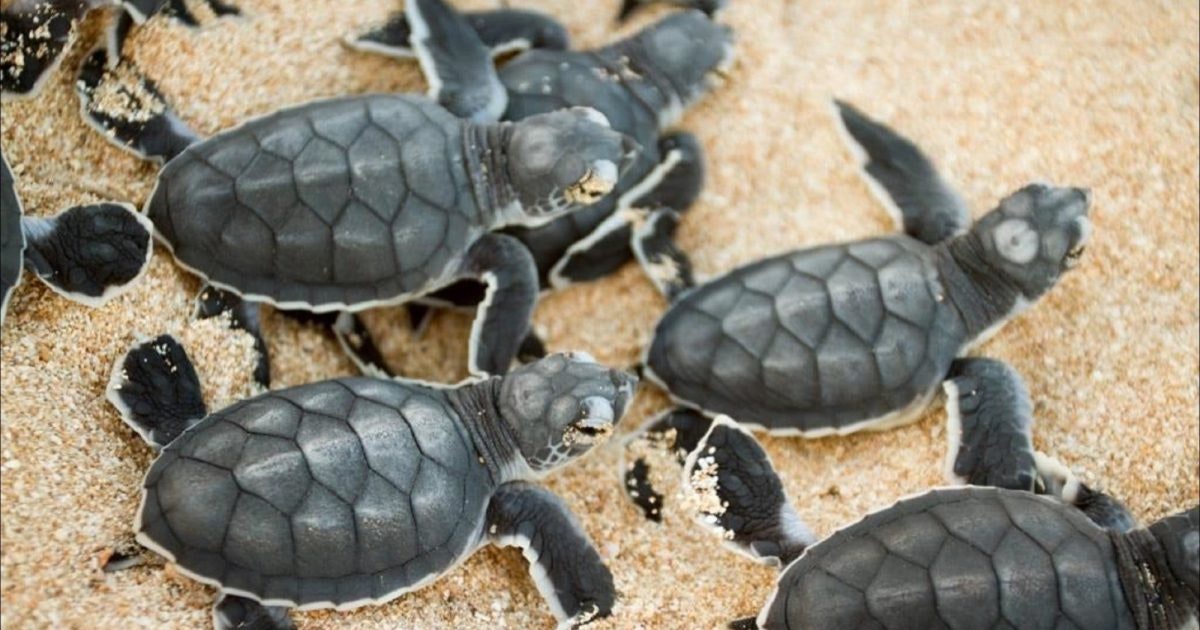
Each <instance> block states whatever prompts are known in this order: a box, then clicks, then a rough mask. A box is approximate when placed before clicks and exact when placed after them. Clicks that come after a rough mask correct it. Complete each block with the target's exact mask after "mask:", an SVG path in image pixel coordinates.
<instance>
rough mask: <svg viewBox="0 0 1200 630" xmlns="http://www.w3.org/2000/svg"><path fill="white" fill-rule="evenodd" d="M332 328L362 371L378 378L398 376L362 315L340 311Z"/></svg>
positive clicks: (347, 353)
mask: <svg viewBox="0 0 1200 630" xmlns="http://www.w3.org/2000/svg"><path fill="white" fill-rule="evenodd" d="M331 329H332V330H333V335H334V336H335V337H337V340H338V344H339V345H340V346H341V347H342V351H343V352H345V353H346V356H348V357H350V360H351V361H353V362H354V365H356V366H358V370H359V371H360V372H362V373H363V374H366V375H367V376H374V377H376V378H392V377H394V376H396V374H395V373H394V372H392V369H391V368H389V367H388V364H387V359H385V358H384V356H383V351H381V350H380V349H379V346H377V345H376V344H375V339H374V337H373V336H372V335H371V331H370V329H368V328H367V325H366V324H365V323H363V321H362V318H361V317H359V316H358V315H356V314H355V313H350V312H342V313H339V314H338V316H337V317H336V318H335V319H334V322H333V326H332V327H331Z"/></svg>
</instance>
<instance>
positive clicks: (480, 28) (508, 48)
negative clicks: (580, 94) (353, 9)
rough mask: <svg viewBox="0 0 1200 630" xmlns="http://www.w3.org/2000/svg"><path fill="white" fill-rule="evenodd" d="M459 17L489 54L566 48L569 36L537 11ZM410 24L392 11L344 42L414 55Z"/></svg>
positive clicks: (391, 54) (374, 50)
mask: <svg viewBox="0 0 1200 630" xmlns="http://www.w3.org/2000/svg"><path fill="white" fill-rule="evenodd" d="M462 17H463V19H464V20H466V22H467V24H470V25H471V28H473V29H475V34H476V35H478V36H479V40H480V41H482V42H483V45H484V46H487V47H488V49H489V52H490V53H491V56H492V57H497V56H500V55H504V54H507V53H512V52H518V51H522V50H527V49H530V48H539V49H543V50H566V49H567V47H568V46H569V45H570V38H569V36H568V35H567V30H566V28H564V27H563V25H562V24H559V23H558V22H557V21H556V20H555V19H554V18H552V17H550V16H548V15H546V14H544V13H539V12H537V11H522V10H520V9H496V10H494V11H475V12H470V13H463V14H462ZM411 35H412V27H410V26H409V24H408V17H407V16H405V15H404V13H402V12H401V13H393V14H391V15H390V16H388V19H387V21H386V22H384V23H382V24H378V25H374V26H369V27H367V28H366V29H365V30H362V31H359V32H358V33H357V34H355V35H351V36H349V37H347V38H346V40H345V42H346V45H347V46H349V47H350V48H353V49H355V50H360V51H363V52H371V53H377V54H380V55H386V56H388V57H397V58H401V59H404V58H409V57H415V56H416V53H414V52H413V49H412V47H411V46H410V45H409V43H408V40H409V37H410V36H411Z"/></svg>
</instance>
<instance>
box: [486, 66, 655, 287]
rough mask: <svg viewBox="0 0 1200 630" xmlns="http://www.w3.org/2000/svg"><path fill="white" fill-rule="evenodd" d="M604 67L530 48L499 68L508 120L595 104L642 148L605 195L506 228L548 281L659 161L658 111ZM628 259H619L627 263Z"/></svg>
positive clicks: (604, 272) (602, 270)
mask: <svg viewBox="0 0 1200 630" xmlns="http://www.w3.org/2000/svg"><path fill="white" fill-rule="evenodd" d="M604 68H605V65H604V64H603V63H602V61H601V60H600V58H598V57H597V56H596V55H593V54H589V53H581V52H574V51H549V50H530V51H528V52H525V53H522V54H521V55H520V56H518V57H517V58H515V59H513V60H512V61H510V62H509V63H507V64H505V65H504V67H503V68H501V69H500V71H499V73H500V81H501V82H502V83H503V84H504V86H505V88H506V89H507V90H508V109H507V111H505V113H504V118H505V119H506V120H512V121H517V120H522V119H524V118H528V117H530V116H536V115H538V114H545V113H549V112H553V111H557V110H560V109H565V108H569V107H591V108H593V109H595V110H597V111H599V112H600V113H602V114H604V116H605V117H606V118H608V123H609V125H610V126H611V127H612V128H613V130H614V131H618V132H620V133H623V134H625V135H628V136H629V137H631V138H633V139H634V140H636V141H637V142H638V143H639V144H640V145H641V147H642V149H641V151H639V152H638V155H637V158H636V159H635V160H634V162H633V164H631V165H630V166H629V168H628V170H626V171H625V172H624V173H623V174H622V175H621V178H620V180H619V181H618V182H617V187H616V188H614V189H613V191H612V192H610V193H609V194H608V196H606V197H605V198H604V199H601V200H600V201H598V202H596V203H595V204H592V205H590V206H588V207H586V208H583V209H581V210H577V211H575V212H571V213H569V214H567V215H565V216H562V217H559V218H557V219H554V220H553V221H550V222H548V223H546V224H544V225H541V226H538V227H533V228H528V227H514V228H510V229H508V230H506V232H508V233H510V234H512V235H513V236H515V237H517V238H518V239H520V240H521V242H522V243H524V244H525V246H526V247H528V248H529V251H530V252H532V253H533V258H534V260H535V261H536V262H537V266H538V272H539V275H540V277H541V278H543V279H545V277H546V274H547V272H548V271H549V270H550V268H551V267H553V266H554V264H555V263H556V262H558V261H559V259H561V258H562V256H563V254H565V253H566V251H567V249H568V248H569V247H570V246H571V245H573V244H574V243H576V242H577V241H579V240H581V239H582V238H584V237H585V236H587V235H588V234H591V233H592V231H593V230H595V229H596V228H597V227H599V225H600V224H601V223H603V222H604V219H606V218H608V216H609V215H610V214H612V212H613V210H614V209H615V208H616V206H617V200H618V199H620V197H621V195H622V194H624V193H626V192H628V191H629V189H631V188H633V187H634V186H635V185H637V184H638V183H639V182H641V181H642V179H643V178H644V177H645V176H646V175H647V174H649V173H650V172H651V171H652V170H653V169H654V167H655V166H657V165H658V162H659V159H660V156H659V154H658V136H659V128H658V118H657V115H656V114H655V112H654V110H652V109H650V107H649V106H648V105H646V104H645V103H643V102H642V101H640V100H638V99H636V98H633V96H632V95H631V94H630V92H629V90H628V88H626V87H625V85H624V84H623V83H621V81H619V80H617V79H616V75H615V74H610V73H607V72H606V71H605V70H604ZM625 240H627V239H625ZM625 240H622V243H624V242H625ZM626 258H627V257H620V258H618V259H616V260H620V261H621V262H623V261H624V260H625V259H626ZM610 271H612V270H611V269H597V270H595V273H596V276H597V277H599V276H602V275H605V274H606V273H608V272H610Z"/></svg>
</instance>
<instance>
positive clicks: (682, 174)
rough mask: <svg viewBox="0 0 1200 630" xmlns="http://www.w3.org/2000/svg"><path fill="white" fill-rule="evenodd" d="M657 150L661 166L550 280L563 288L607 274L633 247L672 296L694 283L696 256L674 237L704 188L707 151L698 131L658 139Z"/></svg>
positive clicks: (556, 268)
mask: <svg viewBox="0 0 1200 630" xmlns="http://www.w3.org/2000/svg"><path fill="white" fill-rule="evenodd" d="M658 155H660V156H662V158H661V160H660V161H659V164H658V166H656V167H654V169H652V170H651V171H650V172H649V173H648V174H647V175H646V176H645V177H643V178H642V180H641V181H640V182H638V183H637V184H635V185H634V186H633V187H631V188H630V189H629V190H628V191H626V192H625V193H624V194H622V195H621V197H620V199H618V200H617V211H616V212H614V213H612V214H611V215H609V216H608V218H606V219H605V220H604V222H603V223H601V224H600V225H599V226H597V227H596V229H594V230H593V231H592V233H591V234H589V235H587V236H586V237H584V238H583V239H581V240H579V241H578V242H576V243H574V244H572V245H571V247H569V248H568V249H567V251H566V252H565V253H564V254H563V256H562V258H561V259H560V260H559V261H558V262H557V263H555V264H554V267H553V268H551V270H550V272H549V279H550V284H551V286H553V287H554V288H556V289H561V288H565V287H567V286H570V285H571V284H574V283H577V282H586V281H589V280H595V279H598V278H602V277H604V276H607V275H608V274H610V273H612V272H613V271H615V270H616V269H617V267H619V266H621V265H622V264H624V263H625V261H627V260H629V256H630V254H631V253H632V254H634V255H635V256H636V257H637V258H638V260H639V262H641V264H642V267H643V268H644V269H645V270H646V271H647V273H648V274H649V275H650V277H651V279H652V280H654V282H655V285H656V286H657V287H658V288H659V290H660V291H662V292H663V294H664V295H666V296H667V299H668V300H670V299H673V298H674V296H675V295H677V294H678V293H679V292H680V291H682V290H683V289H684V288H687V287H690V286H692V284H694V280H693V278H692V273H691V271H692V267H691V261H690V260H688V258H687V255H686V254H684V253H683V251H682V250H681V249H680V248H679V247H678V246H677V245H676V244H675V243H674V241H673V238H674V235H675V229H676V227H677V226H678V224H679V215H681V214H683V213H684V212H687V210H688V209H689V208H691V206H692V204H693V203H695V201H696V199H697V198H699V196H700V192H701V191H702V190H703V189H704V179H705V168H704V153H703V150H702V149H701V146H700V141H699V140H698V139H697V138H696V137H695V136H694V135H692V134H690V133H686V132H678V133H673V134H669V135H667V136H664V137H663V138H662V139H661V140H659V143H658ZM639 248H641V249H640V250H639ZM631 249H632V252H631V251H630V250H631ZM664 270H669V271H670V273H665V274H664ZM660 278H661V279H660Z"/></svg>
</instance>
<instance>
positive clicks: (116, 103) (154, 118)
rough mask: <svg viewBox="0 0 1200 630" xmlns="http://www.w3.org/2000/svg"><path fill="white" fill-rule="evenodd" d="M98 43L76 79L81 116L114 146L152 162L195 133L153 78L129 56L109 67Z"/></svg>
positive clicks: (164, 157)
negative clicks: (134, 63)
mask: <svg viewBox="0 0 1200 630" xmlns="http://www.w3.org/2000/svg"><path fill="white" fill-rule="evenodd" d="M108 58H109V57H108V51H107V50H105V49H103V48H99V49H96V50H94V51H92V53H91V54H90V55H88V56H87V58H86V59H84V61H83V64H81V65H80V67H79V77H78V79H77V80H76V81H75V92H76V94H78V95H79V103H80V113H81V114H82V116H83V121H84V122H85V123H87V124H88V125H90V126H92V127H94V128H96V129H97V130H98V131H99V132H100V133H101V134H102V135H103V136H104V137H105V138H107V139H108V140H109V141H110V142H112V143H113V144H115V145H116V146H118V147H120V148H122V149H125V150H127V151H129V152H131V153H133V154H134V155H136V156H138V157H139V158H142V159H143V160H149V161H152V162H166V161H169V160H170V159H171V158H173V157H175V156H176V155H178V154H179V153H180V152H181V151H183V150H184V149H186V148H187V147H188V146H189V145H191V144H192V143H193V142H195V141H196V140H197V139H199V136H198V135H197V134H196V132H195V131H193V130H192V128H191V127H189V126H188V125H187V123H185V122H183V120H181V119H180V118H179V116H178V115H176V114H175V112H174V111H173V110H172V109H171V108H170V106H169V105H168V104H167V102H166V99H164V98H163V96H162V94H161V93H160V92H159V91H158V88H157V87H156V86H155V84H154V82H153V81H151V80H149V79H147V78H146V77H144V76H142V75H141V73H140V72H138V71H137V69H136V68H134V67H133V66H132V64H130V63H129V62H122V63H118V64H116V65H115V66H114V67H111V68H110V67H108Z"/></svg>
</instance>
